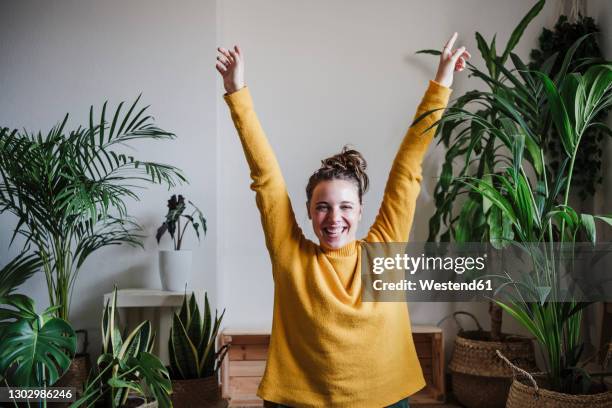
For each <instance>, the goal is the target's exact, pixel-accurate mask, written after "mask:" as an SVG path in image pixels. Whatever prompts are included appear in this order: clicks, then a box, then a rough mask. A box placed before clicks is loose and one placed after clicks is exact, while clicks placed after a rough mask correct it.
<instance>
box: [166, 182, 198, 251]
mask: <svg viewBox="0 0 612 408" xmlns="http://www.w3.org/2000/svg"><path fill="white" fill-rule="evenodd" d="M187 202H188V203H189V205H190V206H191V207H192V208H193V211H192V212H191V214H189V215H188V214H183V213H184V212H185V210H186V209H187V206H186V204H185V197H183V196H182V195H180V194H179V196H178V198H177V196H176V194H173V195H172V197H170V199H169V200H168V214H166V220H165V221H164V222H163V224H162V225H161V226H160V227H159V228H158V229H157V234H156V235H155V238H156V239H157V243H158V244H159V241H160V240H161V238H162V236H163V235H164V234H165V233H166V232H168V234H170V237H171V238H172V242H173V244H174V250H175V251H180V250H181V246H182V244H183V237H184V235H185V230H186V229H187V227H188V226H189V225H190V224H191V226H192V227H193V230H194V231H195V233H196V236H197V238H198V240H199V239H200V226H201V227H202V231H203V232H204V234H206V219H205V218H204V215H203V214H202V211H200V209H199V208H198V207H196V206H195V204H193V203H192V202H191V201H187ZM196 217H197V219H196ZM181 218H184V219H185V220H186V221H185V224H184V225H183V228H182V229H181ZM198 221H199V222H198Z"/></svg>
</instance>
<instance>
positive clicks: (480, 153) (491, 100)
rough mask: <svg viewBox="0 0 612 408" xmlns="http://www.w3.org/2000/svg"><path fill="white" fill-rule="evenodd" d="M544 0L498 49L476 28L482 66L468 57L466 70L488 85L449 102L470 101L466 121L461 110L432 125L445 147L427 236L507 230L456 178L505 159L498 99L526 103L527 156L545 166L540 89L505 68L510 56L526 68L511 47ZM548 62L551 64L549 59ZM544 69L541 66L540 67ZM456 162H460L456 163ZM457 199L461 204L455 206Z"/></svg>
mask: <svg viewBox="0 0 612 408" xmlns="http://www.w3.org/2000/svg"><path fill="white" fill-rule="evenodd" d="M544 3H545V1H544V0H540V1H538V2H537V3H536V4H535V5H534V6H533V7H532V8H531V9H530V10H529V11H528V12H527V14H525V16H524V17H523V18H522V19H521V21H520V22H519V24H518V25H517V26H516V27H515V28H514V30H513V31H512V34H511V35H510V38H509V40H508V42H507V43H506V45H505V46H504V48H503V51H501V54H498V48H497V47H498V45H497V43H496V36H494V37H493V38H492V39H491V41H490V42H487V41H486V40H485V39H484V37H483V36H482V35H481V34H480V33H478V32H476V34H475V36H476V42H477V44H478V50H479V51H480V54H481V57H482V59H483V62H484V64H485V67H486V70H485V71H483V70H480V69H478V68H477V67H476V66H474V65H473V64H471V63H468V69H469V71H470V76H473V77H476V78H478V79H479V80H481V81H483V82H484V84H483V85H485V86H486V87H487V88H488V89H489V91H488V92H486V93H483V92H480V91H477V90H473V91H469V92H466V93H465V94H464V95H461V96H460V97H458V98H457V99H456V100H455V101H454V102H453V103H452V104H451V105H449V111H451V110H452V111H455V112H462V111H464V110H465V108H466V106H472V107H474V111H475V113H474V115H475V116H474V118H473V120H470V121H466V120H465V119H464V118H463V117H461V116H460V115H454V116H448V115H447V117H446V118H445V120H444V121H443V122H440V124H439V126H438V128H437V130H436V132H437V136H438V137H439V143H443V144H444V146H445V147H446V148H447V152H446V157H445V161H444V163H443V165H442V172H441V174H440V177H439V180H438V183H437V185H436V187H435V191H434V202H435V206H436V212H435V213H434V215H433V216H432V217H431V219H430V220H429V236H428V239H427V240H428V241H442V242H449V241H451V240H453V241H456V242H488V241H489V240H490V239H496V238H497V236H498V235H500V234H502V235H504V234H506V235H507V234H509V233H510V232H509V230H508V228H507V225H506V226H505V228H504V225H500V222H499V221H501V217H499V215H498V214H495V213H494V214H489V211H488V210H489V208H490V203H488V202H487V201H486V200H483V199H482V197H480V196H478V195H477V194H473V193H472V192H471V191H470V190H469V189H467V188H466V186H465V185H464V184H463V183H461V182H460V181H459V178H460V177H464V176H474V177H478V178H483V177H487V175H489V174H495V173H499V172H501V171H502V170H501V169H502V168H503V166H504V164H505V162H507V159H508V155H507V152H506V151H504V150H503V149H501V148H500V141H499V140H498V137H499V132H497V131H495V130H496V129H502V128H503V126H504V116H503V115H502V112H503V110H500V109H498V106H499V105H502V104H504V103H505V104H507V105H508V106H513V105H520V106H522V107H523V108H524V112H525V113H526V115H525V116H524V117H523V120H524V121H525V122H526V123H527V124H528V126H529V127H530V128H532V129H535V131H534V132H533V133H532V134H530V135H529V137H528V138H527V139H526V144H527V145H526V146H527V150H528V154H527V159H528V160H529V161H530V162H531V163H532V164H533V166H534V168H535V169H536V171H538V172H539V173H541V172H543V171H544V169H543V165H542V158H541V157H540V156H539V154H538V152H537V146H538V145H539V143H540V140H539V136H538V135H539V134H541V133H542V131H541V128H544V127H547V126H549V124H548V123H542V122H540V121H539V120H538V119H539V117H540V112H541V111H542V110H543V109H544V104H545V101H544V95H543V93H542V92H541V90H538V89H537V88H538V85H537V84H536V83H535V82H533V81H530V82H527V83H525V84H523V83H520V77H519V78H516V76H515V75H514V74H512V73H511V72H510V68H506V64H507V63H508V60H509V59H511V60H512V62H513V63H514V65H515V66H516V68H517V69H518V70H521V72H522V71H523V70H525V64H524V63H523V62H522V61H521V59H520V58H519V57H518V56H516V55H515V54H513V53H512V51H513V50H514V48H515V47H516V46H517V44H518V43H519V41H520V39H521V37H522V35H523V33H524V31H525V29H526V27H527V26H528V25H529V23H530V22H531V21H532V20H533V19H534V18H535V17H536V16H537V15H538V14H539V12H540V11H541V10H542V8H543V7H544ZM421 53H430V54H438V53H439V51H433V50H425V51H421ZM546 65H547V66H549V65H550V62H549V63H548V64H546ZM546 69H547V68H546V67H544V72H546ZM498 101H499V102H498ZM494 104H495V106H494ZM502 108H504V107H503V106H502ZM485 123H492V124H493V125H494V126H495V127H494V128H488V127H487V126H485V125H484V124H485ZM457 164H458V165H459V167H458V168H455V166H457ZM462 195H467V197H466V198H465V200H464V201H460V200H459V197H461V196H462ZM459 204H460V205H461V210H460V211H457V206H458V205H459ZM487 214H489V215H488V216H487Z"/></svg>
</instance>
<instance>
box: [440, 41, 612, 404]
mask: <svg viewBox="0 0 612 408" xmlns="http://www.w3.org/2000/svg"><path fill="white" fill-rule="evenodd" d="M584 40H585V37H583V38H581V39H580V40H578V41H577V42H576V43H575V44H574V45H573V46H572V47H571V48H570V49H569V50H568V52H567V54H566V55H565V58H564V60H563V62H562V66H561V70H560V71H559V72H558V73H557V75H556V76H555V77H554V78H550V77H549V76H548V75H547V74H546V72H532V71H529V70H527V69H526V67H525V65H524V64H522V62H521V61H520V59H519V58H518V57H517V56H515V55H512V54H511V57H512V59H513V61H514V64H515V67H516V71H510V70H508V69H506V68H505V67H503V66H502V65H501V64H500V63H499V61H497V60H496V61H493V62H494V64H495V66H496V67H497V69H499V70H500V71H501V72H502V73H503V74H504V77H505V79H506V80H507V83H503V82H501V81H496V80H494V79H493V78H490V77H488V76H486V80H487V81H495V82H494V83H495V84H496V86H497V87H498V88H497V91H496V92H478V94H477V95H476V94H475V95H474V96H475V97H474V98H473V99H472V101H471V102H472V103H476V104H478V105H479V106H487V107H488V109H490V110H492V111H496V112H497V113H498V115H497V117H496V118H495V119H496V120H491V118H487V117H483V115H482V114H480V113H478V112H476V113H472V112H470V111H468V110H467V109H463V107H456V106H455V107H452V108H450V109H449V110H448V112H447V114H446V115H445V116H444V117H442V119H441V120H440V123H441V124H448V123H467V124H469V125H470V128H474V127H476V128H477V129H481V132H480V133H482V134H492V135H495V137H496V138H497V140H499V141H500V142H501V146H502V147H505V148H506V149H507V151H509V152H510V153H509V154H508V155H507V156H502V157H501V160H500V162H501V163H502V164H504V165H505V168H504V169H503V171H501V172H498V173H495V174H492V173H491V171H490V170H491V169H492V167H489V168H488V169H489V170H488V171H489V172H488V173H484V174H483V175H482V176H481V177H478V176H474V175H464V176H462V177H461V178H459V180H457V181H456V182H457V183H462V184H463V186H465V188H467V189H468V191H469V192H470V193H471V194H472V195H473V196H474V197H477V198H478V199H479V200H481V202H482V205H483V213H484V214H485V216H486V219H487V222H488V223H489V239H490V240H491V241H492V242H495V243H497V244H498V245H505V244H508V243H514V244H518V245H520V246H522V247H523V248H527V249H528V250H529V248H533V245H536V246H537V245H538V244H545V245H544V248H548V247H549V244H550V248H552V247H553V246H552V243H553V242H555V241H560V242H561V243H565V244H568V243H569V244H573V243H575V242H576V241H577V240H578V239H580V234H584V235H585V236H587V237H588V238H589V239H590V241H591V242H595V241H596V234H595V225H594V223H595V220H597V219H598V220H602V221H604V222H606V223H608V224H611V225H612V217H610V216H598V215H592V214H579V213H578V212H577V211H576V210H574V209H573V208H572V207H571V206H570V203H569V196H570V191H571V188H572V180H573V177H572V176H573V171H574V164H575V160H576V156H577V154H578V151H579V149H580V144H581V141H582V137H583V135H584V134H585V132H586V130H587V129H589V128H591V127H599V128H601V129H604V130H605V131H606V132H607V133H610V134H612V132H611V131H610V129H609V127H607V126H606V125H604V124H602V123H599V122H596V121H594V118H595V117H597V115H598V114H599V113H600V112H601V111H603V110H606V109H609V108H610V106H612V64H611V63H604V64H600V65H596V66H593V67H591V68H589V69H588V70H587V71H586V73H584V74H580V73H567V69H568V66H569V61H570V60H571V58H572V55H573V53H574V51H575V49H576V48H577V47H578V46H579V44H580V42H581V41H584ZM551 63H552V62H551ZM472 70H473V71H474V68H472ZM478 75H479V76H481V77H483V76H484V74H478ZM545 124H552V125H553V126H555V129H556V131H557V132H558V134H559V135H560V138H561V144H562V146H563V148H564V153H565V158H564V160H563V162H562V163H561V166H560V168H559V170H558V171H557V172H556V173H555V172H553V171H552V170H551V167H550V166H549V164H548V163H547V158H546V154H545V147H543V146H544V144H543V143H541V141H542V137H543V134H544V131H545V129H546V126H549V125H545ZM478 133H479V132H476V134H477V135H478ZM474 137H478V136H474ZM496 148H497V146H496ZM528 166H529V167H528ZM530 175H531V176H530ZM534 255H535V256H534V259H537V260H538V262H537V265H535V266H534V269H533V270H532V271H531V274H530V276H529V279H528V281H527V282H516V281H514V280H507V281H506V284H507V285H511V286H512V287H513V288H514V292H513V294H506V295H507V297H506V298H503V299H499V300H496V301H495V302H496V304H498V305H499V306H500V307H502V308H503V309H504V310H505V311H507V312H508V313H509V314H510V315H511V316H513V317H514V318H516V319H517V320H518V321H519V323H521V325H523V326H524V327H525V328H526V329H527V330H528V331H529V332H530V333H531V334H532V335H533V336H534V337H535V338H536V340H537V342H538V343H539V344H540V346H541V348H542V349H543V351H544V354H545V362H546V365H547V367H546V368H547V369H546V371H547V374H548V381H549V384H550V386H551V388H552V389H553V390H558V391H562V392H570V393H571V392H578V391H579V390H577V389H576V385H577V383H576V379H577V378H578V377H580V375H582V378H586V376H584V373H581V372H580V370H579V369H578V368H577V367H576V365H577V363H578V360H579V359H580V355H581V351H582V345H581V340H580V327H581V317H582V316H581V311H582V310H583V308H584V307H586V306H587V305H588V304H589V303H588V302H577V301H573V300H572V299H571V298H570V299H568V298H567V297H564V295H563V294H562V293H559V291H558V288H557V286H556V285H555V281H556V276H557V274H558V272H559V271H558V270H557V268H558V265H557V263H555V261H554V259H553V256H554V251H552V250H550V251H548V250H545V251H543V252H541V253H537V254H536V253H534ZM540 260H541V262H540ZM500 278H503V279H505V278H506V277H503V276H500ZM502 286H504V285H502ZM523 294H525V295H526V296H523ZM534 295H535V297H536V298H537V299H538V300H539V301H538V302H534V301H532V300H533V298H534Z"/></svg>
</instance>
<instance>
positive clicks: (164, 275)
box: [159, 250, 192, 292]
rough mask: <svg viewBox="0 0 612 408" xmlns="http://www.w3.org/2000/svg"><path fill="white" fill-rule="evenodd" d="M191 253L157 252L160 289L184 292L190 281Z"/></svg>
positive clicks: (183, 251)
mask: <svg viewBox="0 0 612 408" xmlns="http://www.w3.org/2000/svg"><path fill="white" fill-rule="evenodd" d="M191 262H192V253H191V251H185V250H180V251H174V250H170V251H159V277H160V279H161V284H162V289H163V290H169V291H171V292H184V291H185V285H187V288H189V283H190V280H191Z"/></svg>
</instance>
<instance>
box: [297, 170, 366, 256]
mask: <svg viewBox="0 0 612 408" xmlns="http://www.w3.org/2000/svg"><path fill="white" fill-rule="evenodd" d="M309 204H310V205H309V207H308V217H309V218H310V219H311V220H312V228H313V230H314V233H315V235H316V236H317V238H319V244H320V245H321V246H324V247H326V248H330V249H338V248H341V247H343V246H344V245H346V244H348V243H350V242H351V241H353V240H355V234H356V232H357V226H358V224H359V221H361V212H362V206H361V203H360V202H359V191H358V188H357V186H356V185H355V183H353V182H351V181H348V180H338V179H336V180H325V181H321V182H319V183H318V184H317V185H316V187H315V188H314V190H313V192H312V198H311V199H310V203H309Z"/></svg>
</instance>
